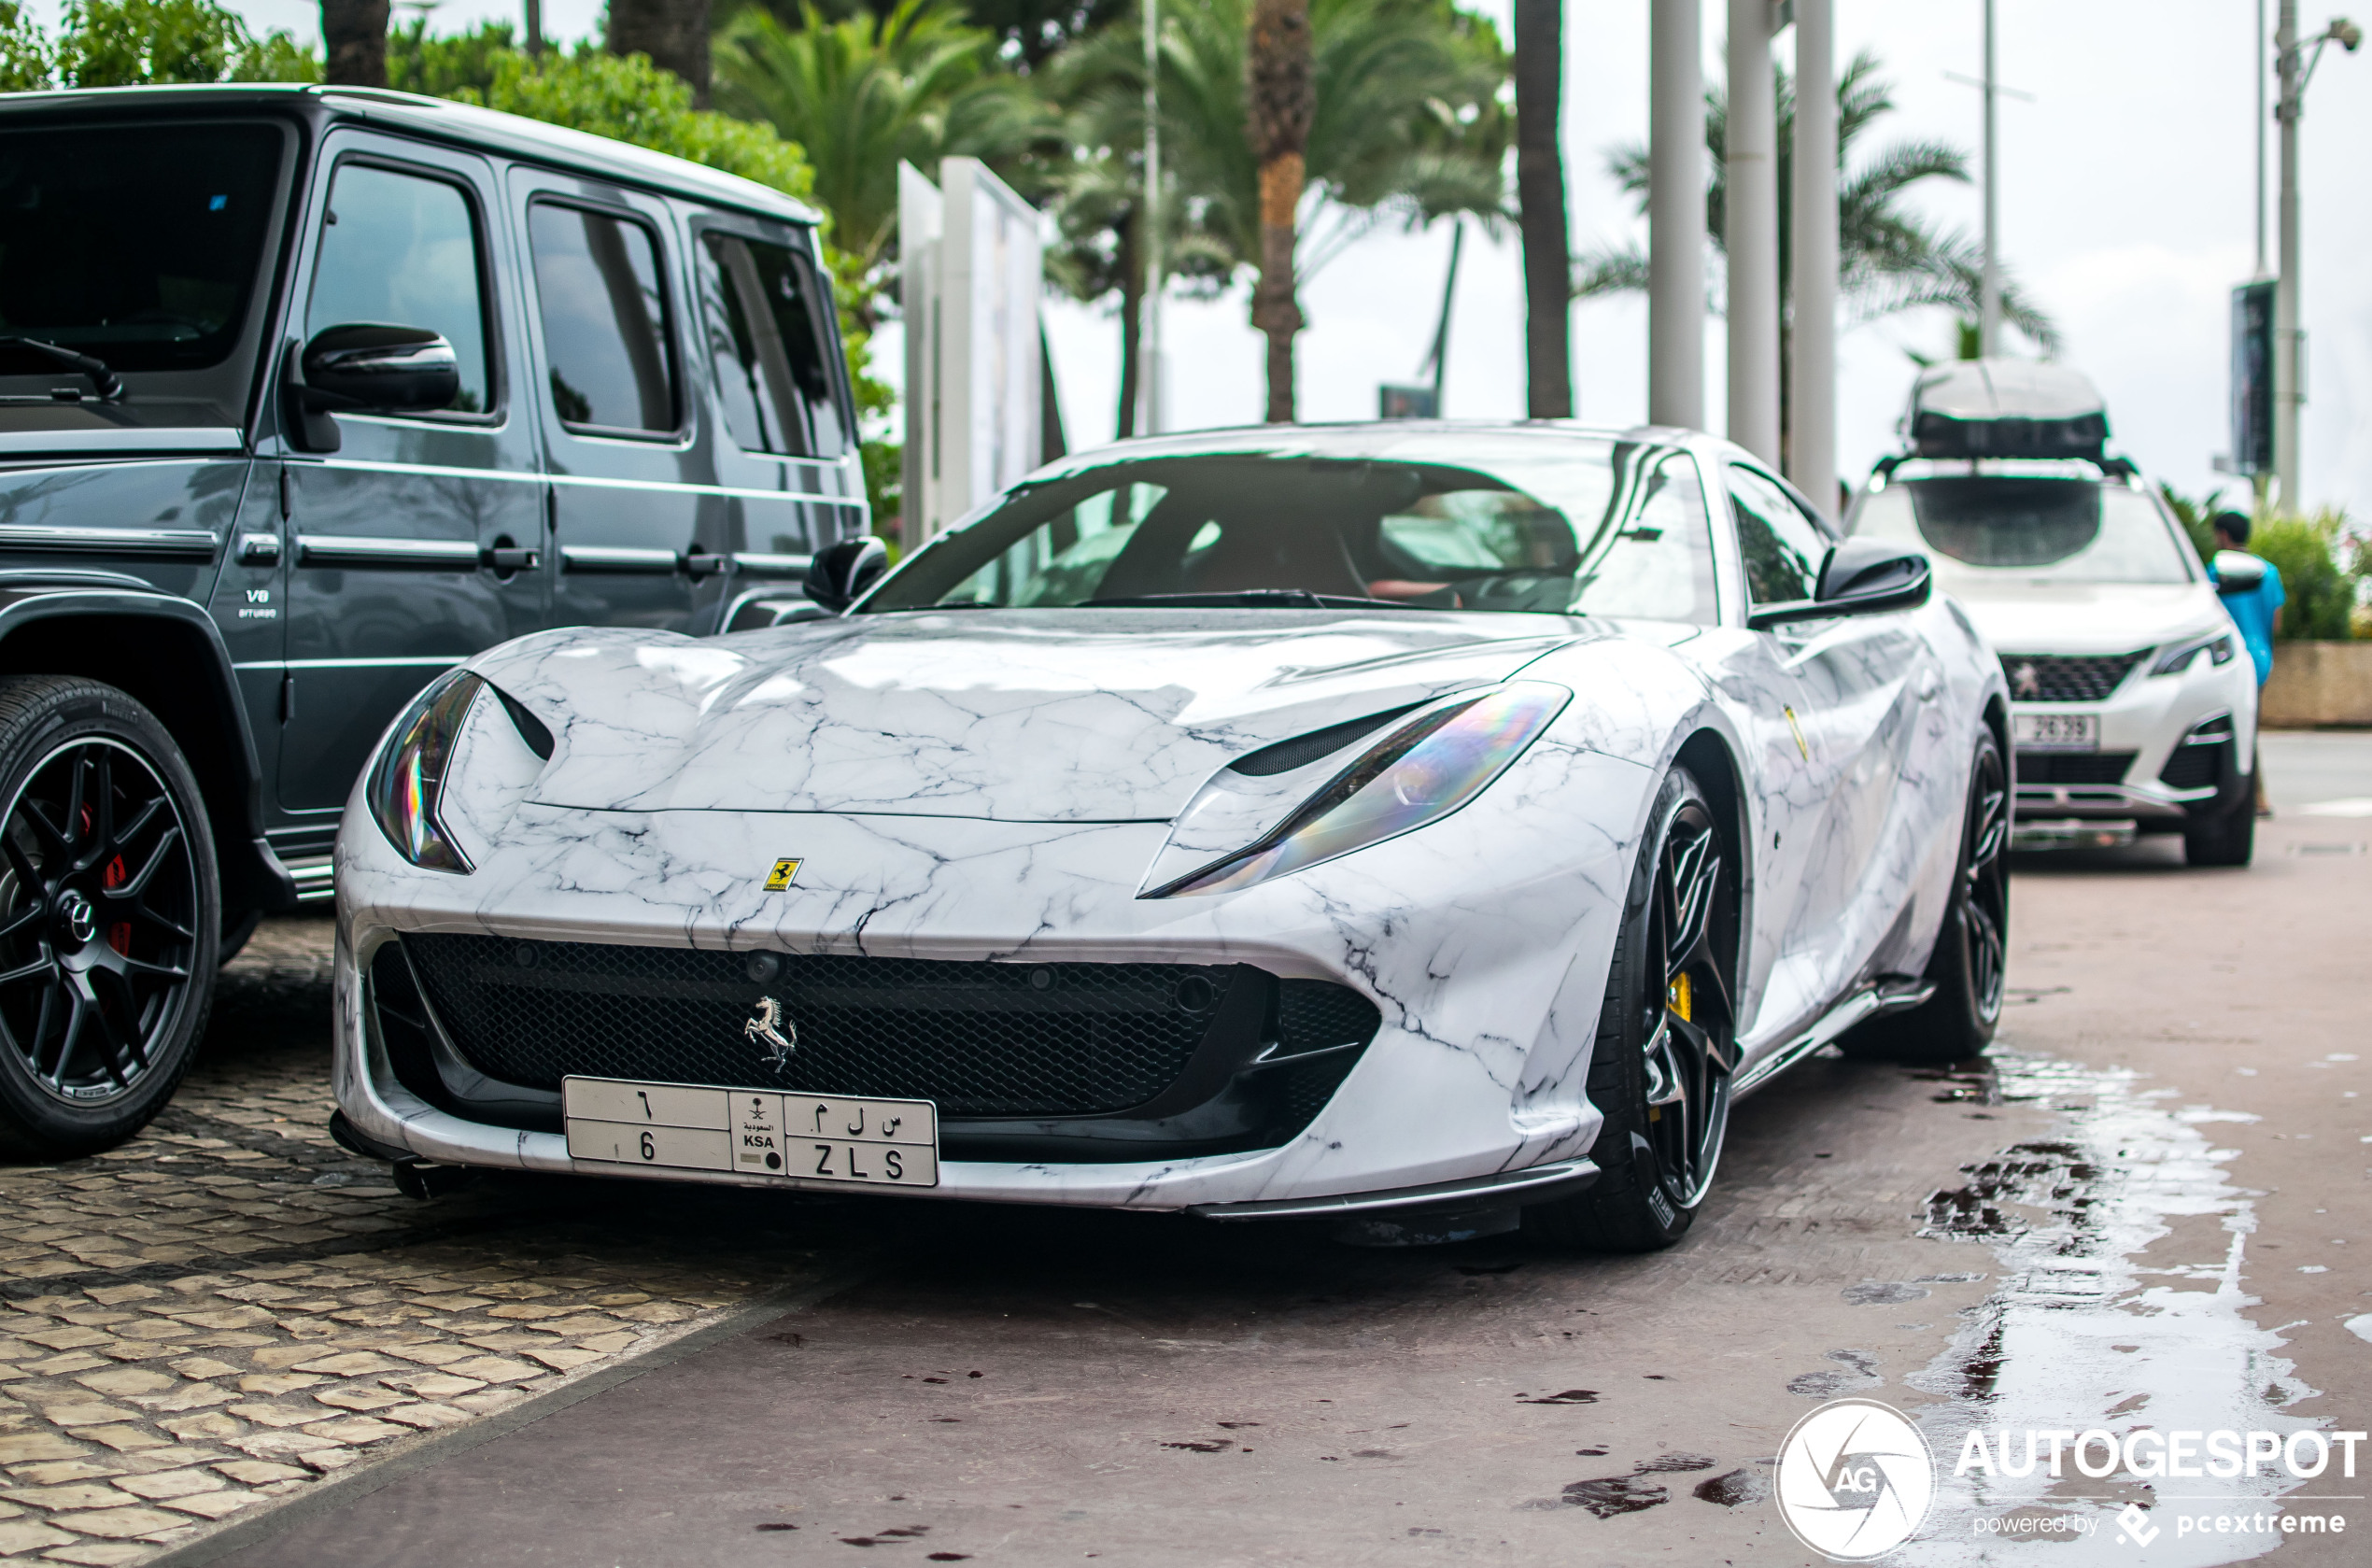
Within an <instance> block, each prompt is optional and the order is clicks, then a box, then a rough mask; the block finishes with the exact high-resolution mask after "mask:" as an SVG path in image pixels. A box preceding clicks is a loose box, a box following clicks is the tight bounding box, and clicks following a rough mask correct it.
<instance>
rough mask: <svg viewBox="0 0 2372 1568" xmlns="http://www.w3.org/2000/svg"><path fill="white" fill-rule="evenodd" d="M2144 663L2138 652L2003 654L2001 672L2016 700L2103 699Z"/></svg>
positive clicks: (2079, 700) (2081, 700) (2095, 700)
mask: <svg viewBox="0 0 2372 1568" xmlns="http://www.w3.org/2000/svg"><path fill="white" fill-rule="evenodd" d="M2145 651H2146V650H2145ZM2140 662H2141V655H2140V654H2138V653H2135V654H2097V655H2089V656H2081V657H2079V656H2074V655H2064V654H2003V655H2002V656H2001V674H2002V678H2003V679H2005V680H2007V681H2008V682H2009V683H2010V700H2011V701H2012V702H2099V701H2103V700H2105V699H2107V698H2108V696H2109V694H2110V693H2111V692H2112V691H2114V690H2116V689H2117V687H2119V686H2120V685H2124V684H2125V676H2126V675H2128V674H2130V673H2131V672H2132V670H2133V667H2134V666H2135V665H2137V664H2139V663H2140Z"/></svg>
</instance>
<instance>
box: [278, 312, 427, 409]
mask: <svg viewBox="0 0 2372 1568" xmlns="http://www.w3.org/2000/svg"><path fill="white" fill-rule="evenodd" d="M301 359H302V361H303V363H304V385H305V388H306V389H307V390H308V391H309V392H310V393H311V394H312V395H311V396H310V397H309V398H308V399H307V400H306V401H307V402H308V403H312V404H313V406H314V407H316V408H367V409H371V410H374V411H375V412H378V413H382V414H426V413H428V412H430V411H431V410H432V409H438V408H443V407H445V405H446V404H448V403H451V402H452V401H453V399H454V396H455V395H456V394H457V393H459V391H460V390H461V368H460V361H459V360H458V359H456V358H455V357H454V353H453V346H452V345H451V344H449V343H447V342H445V339H444V337H443V336H442V335H441V334H439V333H436V332H430V331H429V330H428V329H427V328H425V327H387V326H380V325H377V324H374V323H371V322H353V323H349V324H347V325H345V326H340V327H324V328H322V329H321V330H320V331H319V332H316V333H314V334H313V341H312V342H310V343H308V344H306V345H305V346H304V354H303V355H302V356H301Z"/></svg>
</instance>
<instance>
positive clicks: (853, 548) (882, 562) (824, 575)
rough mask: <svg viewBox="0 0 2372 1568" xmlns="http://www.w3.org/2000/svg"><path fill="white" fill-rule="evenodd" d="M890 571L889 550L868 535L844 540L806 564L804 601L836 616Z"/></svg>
mask: <svg viewBox="0 0 2372 1568" xmlns="http://www.w3.org/2000/svg"><path fill="white" fill-rule="evenodd" d="M888 571H889V550H888V548H887V547H886V546H885V545H883V544H882V542H881V541H880V540H878V539H875V538H874V537H872V536H871V535H870V534H868V535H866V536H865V537H864V538H862V539H843V540H841V541H840V543H839V544H826V545H825V546H824V547H823V548H822V549H820V550H818V551H816V552H815V555H814V557H813V558H812V559H810V560H809V561H808V563H807V597H808V598H810V599H812V600H815V602H816V603H818V604H821V605H822V606H824V608H825V609H826V610H829V611H831V612H832V613H833V614H840V612H841V611H843V610H845V609H847V608H848V607H849V606H850V605H852V604H854V603H855V602H856V601H857V600H859V599H861V598H863V597H864V596H865V593H866V590H867V589H868V588H870V587H871V586H873V585H874V584H875V583H878V582H880V581H881V580H882V573H884V572H888Z"/></svg>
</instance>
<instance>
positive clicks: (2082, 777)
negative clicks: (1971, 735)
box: [2018, 752, 2137, 785]
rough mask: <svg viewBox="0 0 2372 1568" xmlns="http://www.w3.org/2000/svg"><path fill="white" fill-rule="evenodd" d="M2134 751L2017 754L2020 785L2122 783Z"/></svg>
mask: <svg viewBox="0 0 2372 1568" xmlns="http://www.w3.org/2000/svg"><path fill="white" fill-rule="evenodd" d="M2136 755H2137V754H2136V753H2133V752H2020V753H2019V754H2018V783H2019V784H2022V785H2023V784H2123V783H2125V770H2126V769H2128V768H2130V767H2132V766H2133V759H2134V757H2135V756H2136Z"/></svg>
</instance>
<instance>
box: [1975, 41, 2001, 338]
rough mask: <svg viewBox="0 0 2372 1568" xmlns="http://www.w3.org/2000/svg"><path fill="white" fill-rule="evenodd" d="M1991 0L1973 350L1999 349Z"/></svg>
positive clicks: (1996, 86) (1997, 94) (1997, 95)
mask: <svg viewBox="0 0 2372 1568" xmlns="http://www.w3.org/2000/svg"><path fill="white" fill-rule="evenodd" d="M1993 64H1994V62H1993V0H1984V279H1983V280H1982V282H1980V283H1979V285H1978V290H1977V352H1978V353H1980V354H1982V355H1984V357H1985V358H1987V359H1991V358H1992V357H1993V356H1994V355H1996V354H1998V353H1999V352H2000V351H2001V264H2000V260H1999V258H2000V255H2001V154H2000V148H1999V145H1998V141H1997V140H1996V137H1995V125H1994V122H1995V120H1998V118H1999V115H1998V105H1999V104H2000V101H2001V88H2000V81H1999V78H1997V77H1996V76H1995V75H1994V69H1993Z"/></svg>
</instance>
